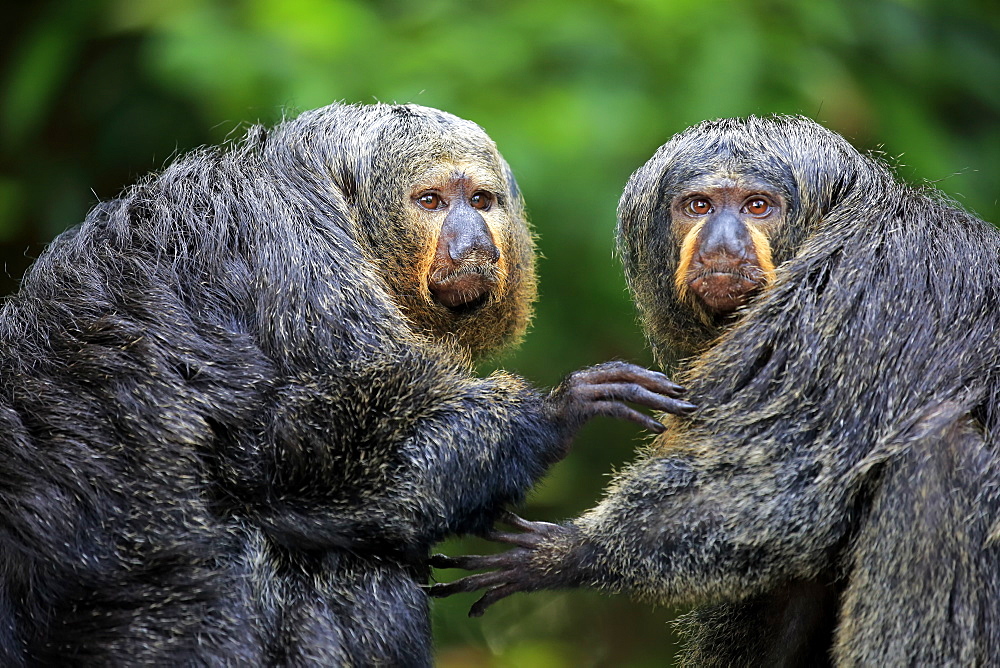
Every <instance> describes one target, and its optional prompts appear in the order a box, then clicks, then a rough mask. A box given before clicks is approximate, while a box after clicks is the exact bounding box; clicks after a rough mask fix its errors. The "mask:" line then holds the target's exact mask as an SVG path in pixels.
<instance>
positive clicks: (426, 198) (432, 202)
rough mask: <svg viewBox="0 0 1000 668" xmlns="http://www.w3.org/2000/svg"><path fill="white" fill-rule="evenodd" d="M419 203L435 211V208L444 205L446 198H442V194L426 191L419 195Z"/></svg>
mask: <svg viewBox="0 0 1000 668" xmlns="http://www.w3.org/2000/svg"><path fill="white" fill-rule="evenodd" d="M417 204H419V205H420V206H422V207H423V208H425V209H427V210H428V211H434V210H435V209H440V208H441V207H442V206H443V205H444V200H442V199H441V195H438V194H437V193H424V194H423V195H420V196H419V197H417Z"/></svg>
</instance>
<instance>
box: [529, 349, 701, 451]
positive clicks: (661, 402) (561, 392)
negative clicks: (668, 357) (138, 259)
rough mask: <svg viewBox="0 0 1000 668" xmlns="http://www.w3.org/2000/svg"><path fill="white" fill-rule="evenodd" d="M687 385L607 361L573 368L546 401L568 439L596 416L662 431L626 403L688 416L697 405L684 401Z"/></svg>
mask: <svg viewBox="0 0 1000 668" xmlns="http://www.w3.org/2000/svg"><path fill="white" fill-rule="evenodd" d="M684 392H685V390H684V388H683V387H681V386H680V385H678V384H676V383H674V382H673V381H671V380H670V379H669V378H667V376H665V375H664V374H662V373H660V372H658V371H652V370H650V369H645V368H643V367H641V366H636V365H635V364H628V363H626V362H605V363H604V364H598V365H596V366H592V367H588V368H586V369H580V370H579V371H574V372H573V373H571V374H570V375H568V376H566V378H565V379H564V380H563V382H562V383H560V384H559V386H558V387H556V388H555V389H554V390H552V392H551V393H550V394H549V396H548V399H547V402H548V407H549V410H550V411H551V413H552V416H553V419H554V420H555V422H556V423H557V424H558V425H559V426H560V428H561V429H562V430H563V433H564V434H565V436H566V441H567V442H568V441H570V440H572V438H573V436H574V435H575V434H576V431H577V430H578V429H579V428H580V427H581V426H582V425H583V424H584V423H585V422H586V421H587V420H589V419H590V418H592V417H594V416H597V415H607V416H610V417H616V418H621V419H623V420H631V421H632V422H635V423H637V424H639V425H641V426H643V427H645V428H646V429H649V430H650V431H653V432H656V433H660V432H662V431H663V425H662V424H660V423H659V422H657V421H656V420H654V419H653V418H651V417H650V416H648V415H646V414H645V413H642V412H640V411H638V410H636V409H635V408H632V407H631V406H629V405H628V404H626V403H625V402H631V403H634V404H638V405H640V406H646V407H648V408H653V409H656V410H661V411H664V412H667V413H673V414H674V415H686V414H688V413H690V412H691V411H693V410H694V409H695V408H696V407H695V405H694V404H692V403H689V402H687V401H684V400H683V399H682V398H681V397H682V396H683V395H684Z"/></svg>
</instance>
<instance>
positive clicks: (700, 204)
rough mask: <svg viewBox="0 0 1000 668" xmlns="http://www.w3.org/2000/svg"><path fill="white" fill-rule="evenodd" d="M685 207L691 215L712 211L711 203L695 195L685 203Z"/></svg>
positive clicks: (700, 214) (701, 214)
mask: <svg viewBox="0 0 1000 668" xmlns="http://www.w3.org/2000/svg"><path fill="white" fill-rule="evenodd" d="M686 209H687V212H688V214H690V215H692V216H704V215H705V214H708V213H711V212H712V203H711V202H709V201H708V200H707V199H704V198H702V197H696V198H695V199H693V200H690V201H689V202H688V203H687V207H686Z"/></svg>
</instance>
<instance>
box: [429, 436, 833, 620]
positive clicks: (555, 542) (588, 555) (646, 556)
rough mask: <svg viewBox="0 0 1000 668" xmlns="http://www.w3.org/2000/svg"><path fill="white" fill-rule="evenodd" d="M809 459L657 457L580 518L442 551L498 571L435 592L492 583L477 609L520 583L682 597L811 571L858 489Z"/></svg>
mask: <svg viewBox="0 0 1000 668" xmlns="http://www.w3.org/2000/svg"><path fill="white" fill-rule="evenodd" d="M800 460H802V461H804V460H805V458H802V457H795V456H786V457H776V458H775V459H773V460H771V461H754V460H752V459H751V458H749V457H748V458H746V459H744V460H743V461H740V453H738V452H733V453H731V456H730V457H724V456H720V455H719V454H718V453H712V454H711V455H706V456H697V455H693V454H684V455H675V456H651V457H649V458H647V459H645V460H643V461H640V462H638V463H637V464H635V465H634V466H633V467H632V468H631V469H629V470H627V471H626V472H624V473H623V474H622V475H620V476H619V477H618V479H617V481H616V483H615V484H614V485H613V487H612V491H611V492H610V493H609V495H608V496H607V498H606V499H605V500H604V502H602V503H601V504H600V505H598V506H597V507H596V508H594V509H593V510H591V511H590V512H588V513H586V514H584V515H583V516H582V517H580V518H578V519H576V520H574V521H572V522H569V523H567V524H563V525H552V524H546V523H538V522H525V521H524V520H520V519H519V518H510V521H511V523H512V524H513V526H515V527H516V528H519V529H521V530H522V531H523V532H524V533H520V534H510V533H494V534H493V535H492V537H493V538H494V539H496V540H498V541H500V542H504V543H508V544H512V545H514V546H515V548H514V549H513V550H510V551H508V552H506V553H502V554H498V555H490V556H484V557H475V556H473V557H458V558H449V557H443V556H438V557H435V558H434V559H433V560H432V565H434V566H438V567H457V568H464V569H494V570H492V571H491V572H487V573H482V574H477V575H471V576H468V577H465V578H462V579H460V580H457V581H454V582H451V583H447V584H442V585H435V586H434V587H432V588H431V590H430V593H431V595H433V596H448V595H451V594H454V593H459V592H471V591H476V590H479V589H484V588H485V589H486V590H487V591H486V593H485V595H484V596H483V598H482V599H481V600H480V601H479V602H477V603H476V605H475V606H474V607H473V609H472V611H471V612H470V614H472V615H479V614H482V612H483V611H484V610H485V609H486V607H488V606H489V605H491V604H492V603H494V602H495V601H497V600H499V599H501V598H504V597H506V596H509V595H510V594H513V593H515V592H518V591H535V590H540V589H560V588H571V587H580V586H589V587H596V588H600V589H604V590H608V591H615V592H618V591H627V592H629V593H631V594H633V595H635V596H638V597H641V598H645V599H650V600H654V601H657V602H661V603H667V604H683V603H688V602H691V601H694V600H697V601H702V602H703V601H706V600H722V599H723V598H724V597H725V598H727V599H730V600H731V598H732V597H734V596H739V595H741V594H743V595H750V594H753V593H756V592H759V591H763V590H765V589H766V588H767V587H768V585H769V584H770V583H773V582H775V581H777V580H779V579H788V578H799V577H802V578H805V577H810V576H812V575H815V574H816V573H817V572H818V570H819V569H820V568H821V566H822V564H823V563H825V558H826V557H828V555H829V552H830V551H831V550H834V549H836V548H837V547H838V545H839V544H840V542H841V541H842V540H843V538H844V532H845V530H846V527H845V526H844V524H843V519H842V518H844V517H847V516H849V514H850V513H849V509H848V508H847V506H848V505H849V504H851V503H852V498H851V497H850V496H849V495H848V494H846V493H845V492H843V491H841V490H842V489H843V488H844V487H850V486H844V485H842V484H834V483H833V482H832V479H827V478H826V477H824V476H822V475H814V474H813V472H812V471H809V470H803V468H802V466H801V465H800V464H799V461H800ZM723 471H725V474H723ZM841 473H845V471H841Z"/></svg>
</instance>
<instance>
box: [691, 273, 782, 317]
mask: <svg viewBox="0 0 1000 668" xmlns="http://www.w3.org/2000/svg"><path fill="white" fill-rule="evenodd" d="M764 282H765V276H764V272H763V271H762V270H761V268H760V267H758V266H757V265H755V264H750V263H742V262H735V263H732V264H726V263H713V264H712V265H705V266H701V267H693V268H692V271H691V272H689V274H688V288H689V289H690V290H691V292H692V293H694V294H695V295H696V296H697V297H698V299H700V300H701V302H702V303H703V304H704V305H705V307H706V308H707V309H709V310H711V311H713V312H715V313H717V314H719V315H728V314H730V313H732V312H733V311H735V310H736V309H737V308H739V307H740V306H743V305H744V304H746V303H747V301H748V300H749V299H750V297H751V296H752V295H753V294H754V293H756V292H757V291H758V290H760V289H761V288H762V287H763V286H764Z"/></svg>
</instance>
